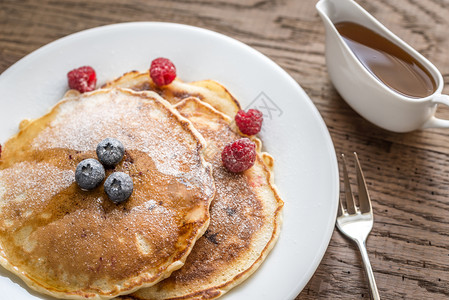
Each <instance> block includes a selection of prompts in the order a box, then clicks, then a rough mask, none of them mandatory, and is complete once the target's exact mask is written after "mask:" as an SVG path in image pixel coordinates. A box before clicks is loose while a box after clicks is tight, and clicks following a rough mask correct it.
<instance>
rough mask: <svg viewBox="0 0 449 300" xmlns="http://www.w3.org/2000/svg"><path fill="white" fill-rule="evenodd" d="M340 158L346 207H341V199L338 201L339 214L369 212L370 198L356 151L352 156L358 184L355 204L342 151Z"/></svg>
mask: <svg viewBox="0 0 449 300" xmlns="http://www.w3.org/2000/svg"><path fill="white" fill-rule="evenodd" d="M341 158H342V160H343V178H344V186H345V187H344V188H345V199H346V201H345V202H346V209H345V208H344V207H343V203H342V202H343V201H340V208H339V209H340V211H339V215H342V214H350V215H352V214H356V213H358V212H360V213H362V214H364V213H370V212H371V200H370V197H369V195H368V189H367V187H366V182H365V177H364V176H363V172H362V167H361V166H360V161H359V158H358V156H357V153H356V152H354V158H355V162H356V173H357V184H358V200H359V201H358V203H359V206H357V205H356V202H355V199H354V195H353V193H352V190H351V184H350V183H349V176H348V170H347V163H346V157H345V155H344V154H343V153H342V154H341Z"/></svg>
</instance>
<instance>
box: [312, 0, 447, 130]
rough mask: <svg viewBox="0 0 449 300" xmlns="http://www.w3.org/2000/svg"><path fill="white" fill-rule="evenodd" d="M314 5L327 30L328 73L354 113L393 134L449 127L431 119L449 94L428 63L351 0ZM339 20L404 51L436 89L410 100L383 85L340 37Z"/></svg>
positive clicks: (322, 0)
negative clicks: (423, 69)
mask: <svg viewBox="0 0 449 300" xmlns="http://www.w3.org/2000/svg"><path fill="white" fill-rule="evenodd" d="M316 8H317V10H318V13H319V15H320V17H321V19H322V20H323V22H324V25H325V29H326V64H327V68H328V73H329V76H330V78H331V80H332V83H333V84H334V86H335V88H336V89H337V90H338V92H339V93H340V95H341V96H342V97H343V98H344V99H345V101H346V102H347V103H348V104H349V105H350V106H351V107H352V108H353V109H354V110H355V111H357V112H358V113H359V114H360V115H362V116H363V117H364V118H366V119H367V120H368V121H370V122H372V123H374V124H376V125H377V126H379V127H382V128H384V129H387V130H390V131H395V132H407V131H412V130H416V129H423V128H429V127H443V128H449V121H448V120H442V119H439V118H436V117H435V111H436V108H437V104H440V103H441V104H445V105H447V106H449V96H447V95H442V94H441V91H442V89H443V84H444V82H443V77H442V76H441V73H440V72H439V71H438V70H437V68H436V67H435V66H434V65H433V64H432V63H431V62H429V61H428V60H427V59H426V58H425V57H424V56H422V55H421V54H419V53H418V52H417V51H416V50H414V49H413V48H412V47H410V46H409V45H407V44H406V43H405V42H404V41H402V40H401V39H399V38H398V37H397V36H396V35H394V34H393V33H392V32H391V31H389V30H388V29H387V28H386V27H385V26H383V25H382V24H381V23H380V22H379V21H377V20H376V19H375V18H374V17H373V16H371V15H370V14H369V13H368V12H367V11H365V10H364V9H363V8H362V7H360V5H358V4H357V3H355V2H354V1H352V0H320V1H319V2H318V3H317V5H316ZM343 21H348V22H353V23H357V24H360V25H362V26H364V27H366V28H368V29H371V30H372V31H374V32H376V33H378V34H380V35H381V36H383V37H384V38H386V39H388V40H390V41H391V42H393V43H394V44H396V45H397V46H399V47H401V48H402V49H404V50H405V51H406V52H408V53H409V54H410V55H411V56H412V57H413V58H414V59H416V60H417V61H418V62H420V63H421V64H422V66H423V67H424V68H426V69H427V70H428V71H429V73H430V75H431V76H432V77H433V80H434V82H435V83H436V86H437V88H436V90H435V92H434V93H433V94H432V95H430V96H427V97H424V98H413V97H407V96H405V95H403V94H400V93H398V92H395V91H394V90H392V89H390V88H389V87H387V86H386V85H385V84H384V83H382V82H381V81H380V80H378V79H377V78H376V77H375V76H374V75H373V74H372V73H370V72H369V71H368V70H367V69H366V68H365V67H364V66H363V65H362V63H361V62H360V61H359V60H358V59H357V57H356V56H355V54H354V53H353V52H352V50H351V49H350V48H349V46H348V45H347V44H346V43H345V41H344V40H343V39H342V38H341V36H340V34H339V33H338V31H337V29H336V28H335V26H334V24H336V23H339V22H343Z"/></svg>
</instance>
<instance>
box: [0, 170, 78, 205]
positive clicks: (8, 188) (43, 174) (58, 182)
mask: <svg viewBox="0 0 449 300" xmlns="http://www.w3.org/2000/svg"><path fill="white" fill-rule="evenodd" d="M74 181H75V172H74V171H73V170H64V169H60V168H58V167H56V166H54V165H51V164H48V163H45V162H40V163H35V164H33V163H31V162H27V161H24V162H20V163H17V164H15V166H14V168H8V169H4V170H0V182H3V184H4V185H3V186H2V190H3V192H2V193H1V194H0V211H1V207H2V206H4V205H6V204H7V203H5V201H6V199H12V201H15V202H20V201H23V200H27V201H29V202H30V203H32V202H45V201H46V200H48V199H49V198H50V197H51V196H52V195H54V194H57V193H59V192H60V191H62V190H64V189H65V188H67V187H68V186H70V185H71V184H72V183H73V182H74Z"/></svg>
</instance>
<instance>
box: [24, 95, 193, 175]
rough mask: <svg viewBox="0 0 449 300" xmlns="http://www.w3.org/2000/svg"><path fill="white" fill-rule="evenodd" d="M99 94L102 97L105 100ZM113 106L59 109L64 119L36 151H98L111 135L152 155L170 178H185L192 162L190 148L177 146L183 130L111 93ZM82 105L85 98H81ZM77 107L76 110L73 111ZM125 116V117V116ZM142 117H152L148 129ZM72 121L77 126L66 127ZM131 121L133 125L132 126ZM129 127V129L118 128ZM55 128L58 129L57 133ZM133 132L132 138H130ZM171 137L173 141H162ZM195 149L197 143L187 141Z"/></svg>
mask: <svg viewBox="0 0 449 300" xmlns="http://www.w3.org/2000/svg"><path fill="white" fill-rule="evenodd" d="M104 96H105V95H104V94H100V95H99V97H100V98H101V97H104ZM107 97H110V98H111V100H112V105H108V106H102V105H101V103H99V102H98V101H92V99H90V101H86V103H84V105H82V106H80V105H78V103H77V102H70V103H67V104H66V105H64V106H62V107H61V109H60V114H61V117H60V118H57V119H56V120H54V121H52V122H51V124H50V126H49V127H47V128H45V129H44V130H43V131H42V132H41V133H40V134H39V135H38V136H37V137H36V138H35V139H34V141H33V142H32V146H33V148H35V149H40V150H42V149H47V148H62V149H73V150H77V151H89V150H92V149H95V148H96V146H97V144H98V142H99V141H101V140H102V138H103V137H104V133H105V132H108V134H109V136H111V137H113V138H116V139H118V140H120V141H121V142H122V143H123V145H124V146H125V149H128V150H139V151H143V152H146V153H148V154H149V155H150V157H151V158H152V159H153V161H154V162H155V163H156V166H157V168H158V170H159V171H160V172H162V173H164V174H167V175H173V176H182V175H183V170H182V167H181V166H183V165H185V164H186V163H189V164H194V163H197V162H194V161H192V157H191V154H190V152H191V150H192V149H191V148H187V147H185V145H183V144H180V143H178V142H177V139H176V137H177V136H181V135H182V134H183V128H182V127H180V126H173V125H174V124H167V113H166V112H163V111H161V110H150V111H144V110H147V109H148V107H147V106H136V107H133V109H131V110H130V109H129V104H128V103H126V101H127V99H126V96H125V95H123V94H117V93H110V94H108V95H107ZM90 98H92V97H90ZM81 101H83V98H82V97H81ZM108 104H111V103H110V102H108ZM74 106H75V107H76V109H74ZM124 112H126V113H124ZM142 113H149V114H150V116H151V118H149V120H148V121H149V124H146V126H148V128H146V127H144V126H142V122H138V121H134V120H141V114H142ZM68 114H70V118H71V119H73V120H77V122H70V123H67V122H66V119H67V117H69V116H68ZM129 121H131V122H129ZM125 123H128V124H127V127H126V129H124V128H123V127H121V126H119V125H118V124H125ZM53 128H58V130H54V129H53ZM130 132H132V135H131V134H130ZM167 134H168V135H170V136H171V137H172V138H162V137H165V136H167ZM188 142H190V144H191V145H192V146H193V145H194V146H195V147H196V141H195V140H191V141H188Z"/></svg>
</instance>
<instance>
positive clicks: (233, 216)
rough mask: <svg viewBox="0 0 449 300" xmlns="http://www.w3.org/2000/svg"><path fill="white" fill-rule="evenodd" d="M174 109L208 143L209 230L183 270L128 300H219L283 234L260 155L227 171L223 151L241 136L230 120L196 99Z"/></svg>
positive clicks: (276, 200) (270, 180)
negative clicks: (238, 169) (212, 187)
mask: <svg viewBox="0 0 449 300" xmlns="http://www.w3.org/2000/svg"><path fill="white" fill-rule="evenodd" d="M175 108H176V109H177V110H179V112H180V113H181V114H182V115H183V116H185V117H186V118H188V119H189V120H190V121H191V122H192V123H193V125H194V126H195V128H197V130H198V131H199V132H200V133H201V134H202V135H203V137H204V138H205V139H206V141H207V143H208V147H207V148H206V149H205V152H206V153H207V155H206V158H207V159H208V161H210V162H211V163H212V165H213V167H214V168H213V169H214V171H213V175H214V179H215V187H216V193H215V198H214V200H213V202H212V204H211V208H210V214H211V220H210V225H209V227H208V229H207V231H206V233H205V234H204V235H203V236H202V237H201V238H200V239H199V240H198V241H197V242H196V244H195V246H194V248H193V250H192V252H191V253H190V255H189V257H188V258H187V260H186V263H185V265H184V266H183V267H182V268H181V269H179V270H177V271H175V272H173V273H172V275H171V276H170V277H169V278H167V279H165V280H163V281H161V282H159V283H158V284H156V285H154V286H152V287H149V288H144V289H140V290H138V291H137V292H135V293H133V294H131V295H127V296H124V297H121V299H123V300H124V299H126V300H131V299H132V300H137V299H139V300H141V299H145V300H162V299H164V300H168V299H215V298H218V297H220V296H222V295H223V294H225V293H226V292H227V291H229V290H230V289H231V288H233V287H235V286H236V285H238V284H240V283H241V282H243V281H244V280H245V279H246V278H248V277H249V276H250V275H251V274H252V273H253V272H254V271H255V270H256V269H257V268H258V267H259V266H260V264H261V263H262V262H263V260H264V259H265V257H266V256H267V254H268V253H269V251H270V250H271V249H272V247H273V246H274V244H275V242H276V240H277V238H278V235H279V231H280V226H281V220H282V214H281V211H282V207H283V202H282V200H281V199H280V197H279V195H278V193H277V191H276V188H275V187H274V184H273V174H272V172H271V170H270V168H269V167H267V166H266V164H265V163H264V160H263V159H262V157H261V155H260V153H259V154H258V155H257V158H256V162H255V164H254V166H253V167H251V168H250V169H249V170H247V171H245V172H243V173H237V174H235V173H230V172H228V171H227V170H226V169H225V168H224V167H223V166H222V162H221V149H223V147H224V145H226V144H227V143H229V142H231V141H234V140H236V139H238V138H240V137H241V136H240V135H239V134H238V133H235V131H234V130H233V129H232V127H231V126H230V124H231V118H229V117H227V116H226V115H224V114H222V113H220V112H218V111H217V110H215V109H214V108H213V107H211V106H210V105H208V104H205V103H204V102H202V101H200V100H199V99H196V98H188V99H185V100H183V101H181V102H180V103H178V104H176V105H175ZM258 145H259V147H260V145H261V143H260V141H259V142H258ZM259 150H260V148H259ZM266 155H267V154H266Z"/></svg>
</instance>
